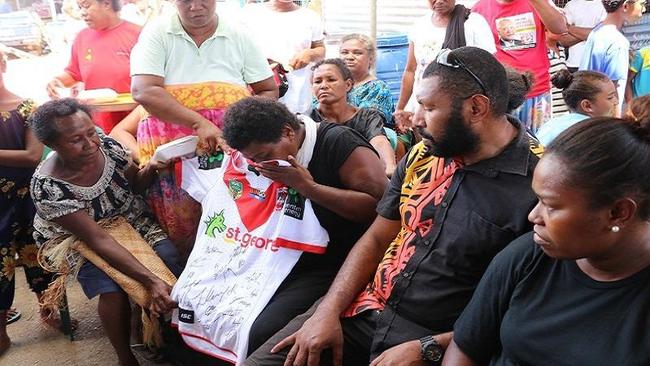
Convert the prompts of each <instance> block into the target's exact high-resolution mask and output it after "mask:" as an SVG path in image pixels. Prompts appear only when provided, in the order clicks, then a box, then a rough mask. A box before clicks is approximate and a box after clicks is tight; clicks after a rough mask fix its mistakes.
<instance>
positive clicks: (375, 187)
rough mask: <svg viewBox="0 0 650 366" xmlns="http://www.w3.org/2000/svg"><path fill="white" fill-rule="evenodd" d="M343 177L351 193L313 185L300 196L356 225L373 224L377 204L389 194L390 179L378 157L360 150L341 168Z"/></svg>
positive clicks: (361, 148)
mask: <svg viewBox="0 0 650 366" xmlns="http://www.w3.org/2000/svg"><path fill="white" fill-rule="evenodd" d="M339 176H340V177H341V181H342V183H343V186H344V187H346V188H347V189H340V188H334V187H329V186H325V185H321V184H317V183H313V184H310V185H309V186H308V187H306V188H305V189H304V192H300V189H298V188H296V189H297V190H298V191H299V192H300V193H303V194H304V196H305V197H307V198H309V199H311V200H312V201H314V202H316V203H318V204H319V205H321V206H323V207H325V208H327V209H329V210H331V211H333V212H335V213H336V214H338V215H340V216H341V217H344V218H346V219H348V220H352V221H355V222H371V221H372V220H373V219H374V218H375V216H376V215H377V213H376V212H375V208H376V207H377V202H379V200H380V199H381V196H382V195H383V194H384V191H385V190H386V186H387V185H388V179H386V175H385V173H384V169H383V166H382V164H381V162H380V161H379V160H378V159H377V155H375V153H374V152H372V151H371V150H370V149H367V148H363V147H358V148H356V149H355V150H354V151H353V152H352V153H351V154H350V156H349V157H348V158H347V160H346V161H345V163H343V165H342V166H341V168H339Z"/></svg>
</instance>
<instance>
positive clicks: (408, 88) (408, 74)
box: [396, 42, 417, 111]
mask: <svg viewBox="0 0 650 366" xmlns="http://www.w3.org/2000/svg"><path fill="white" fill-rule="evenodd" d="M416 68H417V61H416V60H415V50H414V45H413V42H409V50H408V58H407V59H406V66H405V67H404V74H402V87H401V89H400V93H399V100H398V101H397V108H396V110H398V111H401V110H404V108H405V107H406V104H407V103H408V101H409V99H410V98H411V94H412V93H413V84H414V83H415V70H416Z"/></svg>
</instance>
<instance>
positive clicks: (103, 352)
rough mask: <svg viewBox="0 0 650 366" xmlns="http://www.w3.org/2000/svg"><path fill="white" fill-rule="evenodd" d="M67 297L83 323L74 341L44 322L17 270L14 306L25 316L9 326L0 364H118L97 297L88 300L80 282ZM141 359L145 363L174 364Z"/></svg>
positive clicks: (106, 365)
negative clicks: (7, 339)
mask: <svg viewBox="0 0 650 366" xmlns="http://www.w3.org/2000/svg"><path fill="white" fill-rule="evenodd" d="M67 296H68V304H69V306H70V314H71V316H72V318H73V319H76V320H77V321H78V322H79V326H78V327H77V330H76V332H75V340H74V341H72V342H71V341H70V339H69V338H68V337H67V336H66V335H64V334H63V333H61V332H59V331H56V330H53V329H51V328H48V327H46V326H44V325H43V324H41V322H40V318H39V316H38V305H37V303H36V296H34V294H33V293H32V292H31V291H30V290H29V287H28V286H27V282H26V281H25V275H24V273H23V271H22V269H18V270H16V298H15V300H14V305H13V307H14V308H16V309H18V311H20V312H21V313H22V317H21V318H20V320H18V321H17V322H15V323H13V324H10V325H9V326H8V328H7V329H8V333H9V337H10V338H11V348H9V350H8V351H7V352H6V353H5V354H4V355H2V356H0V366H32V365H36V366H41V365H42V366H50V365H53V366H76V365H79V366H95V365H97V366H99V365H101V366H113V365H118V363H117V358H116V357H115V353H114V352H113V348H112V347H111V345H110V343H109V341H108V338H106V336H105V335H104V331H103V330H102V326H101V323H100V321H99V317H98V315H97V299H96V298H95V299H93V300H88V299H87V298H86V296H85V295H84V294H83V292H82V291H81V287H80V286H79V284H78V283H77V282H76V281H74V282H71V283H69V284H68V292H67ZM136 356H139V355H138V354H136ZM138 358H139V359H140V364H141V365H142V366H149V365H158V366H170V365H169V364H166V363H152V362H149V361H147V360H145V359H142V358H141V357H138Z"/></svg>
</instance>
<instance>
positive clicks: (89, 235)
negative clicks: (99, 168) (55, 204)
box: [52, 211, 175, 313]
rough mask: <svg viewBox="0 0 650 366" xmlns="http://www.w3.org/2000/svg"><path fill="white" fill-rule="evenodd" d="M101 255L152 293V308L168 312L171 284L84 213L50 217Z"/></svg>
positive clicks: (172, 304) (78, 212)
mask: <svg viewBox="0 0 650 366" xmlns="http://www.w3.org/2000/svg"><path fill="white" fill-rule="evenodd" d="M52 221H54V222H55V223H57V224H59V225H61V227H63V228H64V229H66V230H68V231H69V232H71V233H72V234H74V235H75V236H77V237H78V238H79V239H81V240H82V241H84V242H85V243H86V245H88V247H89V248H90V249H92V250H93V251H94V252H95V253H97V255H99V256H100V257H101V258H103V259H104V260H105V261H106V262H108V264H110V265H111V266H112V267H114V268H115V269H117V270H118V271H120V272H122V273H124V274H125V275H127V276H129V277H131V278H133V279H135V280H136V281H138V282H140V283H141V284H142V285H143V286H145V287H146V288H147V289H148V290H149V291H151V295H152V307H151V309H152V310H153V311H155V312H157V313H159V312H168V311H170V310H171V309H172V308H173V307H174V306H175V304H174V302H173V301H172V300H171V298H170V297H169V293H170V292H171V287H170V286H169V285H167V284H166V283H165V282H163V281H162V280H161V279H159V278H158V277H156V276H155V275H154V274H153V273H151V271H149V270H148V269H147V268H145V267H144V266H143V265H142V264H141V263H140V262H139V261H138V260H137V259H136V258H135V257H134V256H133V255H132V254H131V253H129V252H128V251H127V250H126V249H124V247H122V246H121V245H120V244H118V243H117V242H116V241H115V239H113V237H111V236H110V235H109V234H108V233H107V232H106V231H105V230H104V229H102V228H101V227H100V226H99V225H98V224H97V223H96V222H95V221H93V220H92V219H91V218H90V216H88V214H87V213H86V212H83V211H77V212H74V213H71V214H68V215H65V216H61V217H59V218H56V219H53V220H52Z"/></svg>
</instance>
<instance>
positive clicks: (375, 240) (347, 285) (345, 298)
mask: <svg viewBox="0 0 650 366" xmlns="http://www.w3.org/2000/svg"><path fill="white" fill-rule="evenodd" d="M400 226H401V225H400V222H399V220H389V219H387V218H384V217H382V216H377V217H376V218H375V221H374V222H373V223H372V225H371V226H370V228H368V230H367V231H366V233H365V234H363V236H362V237H361V238H360V239H359V241H357V243H356V244H354V247H352V250H351V251H350V253H349V254H348V256H347V258H346V259H345V262H344V263H343V265H342V266H341V269H340V270H339V273H338V274H337V275H336V278H335V279H334V282H333V283H332V286H330V289H329V291H328V292H327V294H326V295H325V298H323V301H322V302H321V304H320V305H319V306H318V311H321V312H324V313H327V314H330V315H332V316H336V317H337V318H338V317H339V316H340V314H341V313H343V312H344V311H345V310H346V309H347V308H348V306H350V304H351V303H352V301H354V299H355V298H356V297H357V295H358V294H359V293H360V292H361V291H362V290H363V289H364V288H365V287H366V286H367V285H368V282H370V280H371V279H372V276H373V275H374V274H375V271H376V270H377V266H378V265H379V262H380V261H381V259H382V258H383V257H384V253H385V252H386V249H387V248H388V245H389V244H390V243H391V242H392V241H393V240H394V239H395V237H396V236H397V234H398V233H399V230H400Z"/></svg>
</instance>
